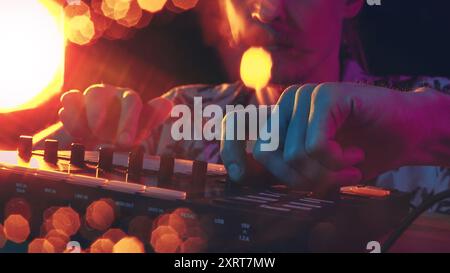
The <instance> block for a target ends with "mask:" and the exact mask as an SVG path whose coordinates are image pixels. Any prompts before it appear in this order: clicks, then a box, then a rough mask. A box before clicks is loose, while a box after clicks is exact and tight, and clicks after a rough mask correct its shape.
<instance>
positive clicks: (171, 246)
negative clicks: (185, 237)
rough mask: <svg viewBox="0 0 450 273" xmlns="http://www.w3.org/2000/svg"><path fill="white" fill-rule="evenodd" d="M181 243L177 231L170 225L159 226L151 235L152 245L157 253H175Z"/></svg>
mask: <svg viewBox="0 0 450 273" xmlns="http://www.w3.org/2000/svg"><path fill="white" fill-rule="evenodd" d="M181 243H182V242H181V239H180V236H179V235H178V233H177V231H176V230H175V229H174V228H172V227H170V226H159V227H157V228H156V229H155V230H153V232H152V233H151V236H150V245H151V246H152V247H153V250H155V252H157V253H175V252H176V251H177V249H178V247H179V246H180V245H181Z"/></svg>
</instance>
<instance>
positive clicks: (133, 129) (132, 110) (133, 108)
mask: <svg viewBox="0 0 450 273" xmlns="http://www.w3.org/2000/svg"><path fill="white" fill-rule="evenodd" d="M118 95H121V97H120V101H121V109H120V120H119V127H118V129H117V136H118V137H117V144H119V145H120V146H124V147H128V146H132V145H133V143H134V140H135V138H136V133H137V131H138V126H139V118H140V114H141V110H142V100H141V98H140V97H139V95H138V94H137V93H136V92H133V91H125V92H123V93H122V94H118Z"/></svg>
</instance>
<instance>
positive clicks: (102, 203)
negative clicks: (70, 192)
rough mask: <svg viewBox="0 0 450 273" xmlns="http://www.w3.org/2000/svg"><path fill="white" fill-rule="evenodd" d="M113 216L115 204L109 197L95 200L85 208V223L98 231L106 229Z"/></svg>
mask: <svg viewBox="0 0 450 273" xmlns="http://www.w3.org/2000/svg"><path fill="white" fill-rule="evenodd" d="M115 218H116V216H115V204H114V201H112V200H110V199H101V200H99V201H95V202H93V203H92V204H91V205H89V207H88V208H87V209H86V223H87V224H88V225H89V226H90V227H91V228H93V229H96V230H99V231H104V230H107V229H108V228H109V227H110V226H111V225H112V223H113V222H114V220H115Z"/></svg>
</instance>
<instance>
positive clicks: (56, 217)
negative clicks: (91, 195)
mask: <svg viewBox="0 0 450 273" xmlns="http://www.w3.org/2000/svg"><path fill="white" fill-rule="evenodd" d="M50 223H51V227H53V228H54V229H59V230H61V231H63V232H64V233H65V234H67V235H68V236H73V235H75V234H76V233H77V232H78V230H79V229H80V225H81V224H80V216H79V214H78V213H77V212H76V211H74V210H73V209H72V208H70V207H62V208H59V209H57V210H56V211H55V212H54V213H53V215H52V216H51V220H50Z"/></svg>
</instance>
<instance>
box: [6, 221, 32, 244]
mask: <svg viewBox="0 0 450 273" xmlns="http://www.w3.org/2000/svg"><path fill="white" fill-rule="evenodd" d="M4 225H5V227H4V230H5V235H6V238H8V240H10V241H12V242H14V243H17V244H20V243H23V242H25V241H26V240H27V238H28V236H30V224H29V223H28V221H27V219H25V218H24V217H23V216H22V215H19V214H12V215H10V216H8V218H6V221H5V223H4Z"/></svg>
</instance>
